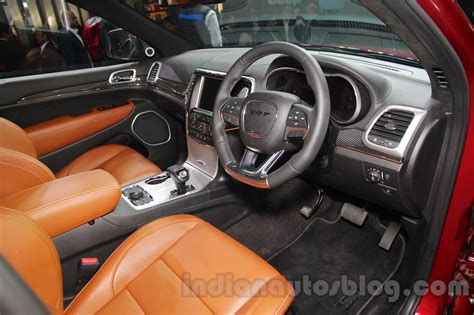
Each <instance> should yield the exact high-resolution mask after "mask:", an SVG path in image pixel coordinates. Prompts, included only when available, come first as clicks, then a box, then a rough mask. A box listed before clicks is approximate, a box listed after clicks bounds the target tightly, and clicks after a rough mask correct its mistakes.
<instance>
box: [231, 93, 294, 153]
mask: <svg viewBox="0 0 474 315" xmlns="http://www.w3.org/2000/svg"><path fill="white" fill-rule="evenodd" d="M298 101H299V98H298V97H297V96H295V95H292V94H287V93H283V92H272V91H267V92H255V93H252V94H250V95H249V96H248V97H247V98H246V99H245V102H244V106H243V109H242V112H241V118H240V121H241V123H240V125H241V128H240V138H241V140H242V142H243V144H244V145H245V146H246V147H247V148H249V149H251V150H253V151H255V152H259V153H263V154H273V153H275V152H277V151H280V150H282V149H283V148H284V145H285V142H284V136H285V122H286V117H287V116H288V113H289V111H290V108H291V106H292V105H293V104H294V103H296V102H298Z"/></svg>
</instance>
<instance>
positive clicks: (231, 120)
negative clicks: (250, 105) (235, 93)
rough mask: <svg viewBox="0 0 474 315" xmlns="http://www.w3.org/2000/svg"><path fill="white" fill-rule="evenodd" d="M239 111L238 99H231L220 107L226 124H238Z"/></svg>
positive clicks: (240, 107)
mask: <svg viewBox="0 0 474 315" xmlns="http://www.w3.org/2000/svg"><path fill="white" fill-rule="evenodd" d="M241 111H242V102H240V101H239V100H231V101H229V102H228V103H227V104H225V105H224V106H223V107H222V111H221V112H222V119H223V120H224V121H225V122H226V123H228V124H231V125H233V126H238V125H239V121H240V119H239V118H240V112H241Z"/></svg>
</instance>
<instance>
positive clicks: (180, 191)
mask: <svg viewBox="0 0 474 315" xmlns="http://www.w3.org/2000/svg"><path fill="white" fill-rule="evenodd" d="M166 171H167V172H168V173H169V174H170V175H171V178H173V181H174V183H175V185H176V190H173V191H172V192H171V195H173V196H180V195H184V194H185V193H187V192H188V191H191V190H193V189H194V187H193V186H192V185H186V182H187V181H188V180H189V171H188V170H187V169H186V168H185V167H184V166H179V165H172V166H170V167H168V169H167V170H166Z"/></svg>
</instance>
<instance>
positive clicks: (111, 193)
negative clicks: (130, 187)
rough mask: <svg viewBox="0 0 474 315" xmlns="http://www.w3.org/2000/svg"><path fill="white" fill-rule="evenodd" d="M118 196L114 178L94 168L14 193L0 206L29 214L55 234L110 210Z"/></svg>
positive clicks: (50, 233)
mask: <svg viewBox="0 0 474 315" xmlns="http://www.w3.org/2000/svg"><path fill="white" fill-rule="evenodd" d="M120 196H121V190H120V186H119V185H118V183H117V180H116V179H115V178H114V177H113V176H112V175H110V174H109V173H107V172H105V171H103V170H95V171H89V172H84V173H81V174H77V175H73V176H69V177H66V178H61V179H58V180H55V181H51V182H48V183H45V184H42V185H38V186H35V187H32V188H30V189H27V190H25V191H22V192H20V193H17V194H14V195H12V196H10V197H7V198H5V199H2V200H0V207H6V208H11V209H15V210H17V211H19V212H22V213H24V214H26V215H28V216H29V217H31V218H32V219H34V220H35V221H36V222H38V223H39V224H40V225H41V226H42V227H43V228H44V229H45V230H46V232H47V233H48V234H49V236H50V237H56V236H58V235H60V234H63V233H65V232H67V231H70V230H72V229H74V228H76V227H78V226H81V225H83V224H85V223H87V222H89V221H91V220H94V219H97V218H99V217H101V216H103V215H105V214H107V213H109V212H110V211H112V210H113V209H114V208H115V206H116V205H117V204H118V202H119V200H120Z"/></svg>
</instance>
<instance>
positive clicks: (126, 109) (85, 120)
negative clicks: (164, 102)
mask: <svg viewBox="0 0 474 315" xmlns="http://www.w3.org/2000/svg"><path fill="white" fill-rule="evenodd" d="M104 106H109V105H108V104H107V105H100V106H98V107H95V108H94V109H92V111H90V112H89V113H87V114H83V115H78V116H70V115H67V116H61V117H58V118H55V119H52V120H48V121H45V122H42V123H40V124H37V125H34V126H31V127H28V128H26V129H25V131H26V133H27V135H28V137H30V139H31V141H32V142H33V145H34V147H35V149H36V153H37V154H38V156H39V157H42V156H44V155H46V154H48V153H51V152H54V151H57V150H59V149H61V148H64V147H66V146H68V145H70V144H73V143H75V142H78V141H79V140H82V139H84V138H86V137H89V136H91V135H93V134H95V133H97V132H99V131H101V130H104V129H105V128H108V127H110V126H112V125H114V124H116V123H118V122H119V121H121V120H123V119H125V118H126V117H127V116H129V115H130V113H131V112H132V111H133V108H134V106H135V105H134V104H133V103H132V102H126V103H123V104H118V105H116V104H113V105H110V106H114V107H113V108H110V109H105V108H104Z"/></svg>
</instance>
